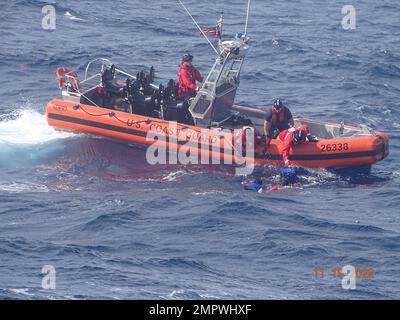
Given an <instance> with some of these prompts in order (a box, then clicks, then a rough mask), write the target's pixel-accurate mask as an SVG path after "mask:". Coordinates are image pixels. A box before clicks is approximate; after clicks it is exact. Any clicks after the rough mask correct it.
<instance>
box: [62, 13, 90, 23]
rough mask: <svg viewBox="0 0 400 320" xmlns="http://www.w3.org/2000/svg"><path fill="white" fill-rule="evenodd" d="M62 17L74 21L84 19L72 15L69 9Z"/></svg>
mask: <svg viewBox="0 0 400 320" xmlns="http://www.w3.org/2000/svg"><path fill="white" fill-rule="evenodd" d="M64 17H66V18H68V19H70V20H74V21H85V20H84V19H81V18H78V17H76V16H74V15H73V14H71V13H70V12H69V11H66V12H65V13H64Z"/></svg>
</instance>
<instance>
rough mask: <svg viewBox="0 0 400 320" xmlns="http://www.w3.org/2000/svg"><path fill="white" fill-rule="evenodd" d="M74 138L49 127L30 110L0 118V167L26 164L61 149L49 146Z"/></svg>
mask: <svg viewBox="0 0 400 320" xmlns="http://www.w3.org/2000/svg"><path fill="white" fill-rule="evenodd" d="M72 136H76V135H75V134H73V133H67V132H61V131H57V130H55V129H54V128H52V127H50V126H49V125H48V124H47V122H46V118H45V117H44V115H42V114H40V113H39V112H37V111H35V110H31V109H27V110H18V111H15V112H13V113H10V114H4V115H0V165H1V166H4V165H13V166H14V165H15V164H19V163H26V162H27V161H32V160H35V159H38V158H43V157H45V156H48V154H49V153H50V152H53V151H54V150H56V149H58V148H59V147H60V146H59V145H57V144H54V143H51V142H54V141H57V140H60V139H67V138H70V137H72Z"/></svg>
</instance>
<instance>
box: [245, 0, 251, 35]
mask: <svg viewBox="0 0 400 320" xmlns="http://www.w3.org/2000/svg"><path fill="white" fill-rule="evenodd" d="M250 3H251V0H248V1H247V14H246V26H245V27H244V35H245V36H247V27H248V25H249V13H250Z"/></svg>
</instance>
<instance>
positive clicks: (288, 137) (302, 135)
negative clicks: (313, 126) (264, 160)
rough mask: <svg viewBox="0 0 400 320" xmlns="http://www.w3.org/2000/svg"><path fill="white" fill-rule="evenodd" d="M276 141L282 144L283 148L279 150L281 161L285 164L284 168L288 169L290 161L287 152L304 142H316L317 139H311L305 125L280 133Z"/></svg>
mask: <svg viewBox="0 0 400 320" xmlns="http://www.w3.org/2000/svg"><path fill="white" fill-rule="evenodd" d="M278 139H279V140H281V141H282V142H283V148H282V150H281V154H282V158H283V161H284V163H285V167H289V166H290V165H291V164H290V160H289V152H290V149H291V148H292V147H293V146H295V145H299V144H301V143H305V142H316V141H318V139H317V138H316V137H313V136H312V135H311V134H310V129H309V128H308V126H307V125H305V124H304V125H302V126H300V127H299V128H296V129H295V128H290V129H287V130H284V131H282V132H281V133H280V134H279V135H278Z"/></svg>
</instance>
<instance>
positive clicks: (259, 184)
mask: <svg viewBox="0 0 400 320" xmlns="http://www.w3.org/2000/svg"><path fill="white" fill-rule="evenodd" d="M263 189H264V185H263V180H262V179H261V178H257V179H255V180H254V181H253V182H251V183H246V184H244V190H250V191H257V192H262V191H263Z"/></svg>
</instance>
